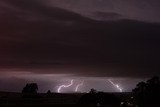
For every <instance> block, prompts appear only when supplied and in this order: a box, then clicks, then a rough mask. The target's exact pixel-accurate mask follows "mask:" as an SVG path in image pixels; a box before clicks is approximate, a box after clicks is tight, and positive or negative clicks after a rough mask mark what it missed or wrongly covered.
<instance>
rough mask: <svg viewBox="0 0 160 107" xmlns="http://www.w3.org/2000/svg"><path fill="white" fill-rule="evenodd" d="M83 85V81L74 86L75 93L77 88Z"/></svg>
mask: <svg viewBox="0 0 160 107" xmlns="http://www.w3.org/2000/svg"><path fill="white" fill-rule="evenodd" d="M83 83H84V81H83V82H81V83H80V84H78V85H77V86H76V88H75V92H78V89H79V87H80V86H82V85H83Z"/></svg>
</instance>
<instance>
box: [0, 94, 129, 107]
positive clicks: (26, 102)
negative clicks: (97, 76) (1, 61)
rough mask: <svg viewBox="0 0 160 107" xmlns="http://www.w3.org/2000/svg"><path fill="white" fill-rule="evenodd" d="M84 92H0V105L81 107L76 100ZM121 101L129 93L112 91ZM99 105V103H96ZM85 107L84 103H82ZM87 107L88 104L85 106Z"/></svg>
mask: <svg viewBox="0 0 160 107" xmlns="http://www.w3.org/2000/svg"><path fill="white" fill-rule="evenodd" d="M84 94H85V93H70V94H58V93H52V94H50V95H47V94H38V95H36V96H29V97H28V96H27V97H26V96H25V97H24V96H23V95H22V94H21V93H11V92H0V107H82V105H79V104H78V102H79V100H80V98H81V97H82V96H83V95H84ZM113 94H114V95H115V96H117V98H119V99H120V100H121V101H127V99H129V98H130V97H131V93H113ZM97 106H99V105H97ZM83 107H85V105H83ZM86 107H88V106H86Z"/></svg>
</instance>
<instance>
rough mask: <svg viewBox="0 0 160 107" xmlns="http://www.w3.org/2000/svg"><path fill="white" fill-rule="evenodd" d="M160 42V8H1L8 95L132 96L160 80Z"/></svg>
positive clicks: (54, 0) (46, 4)
mask: <svg viewBox="0 0 160 107" xmlns="http://www.w3.org/2000/svg"><path fill="white" fill-rule="evenodd" d="M159 35H160V0H0V91H1V90H2V91H21V90H22V88H23V87H24V86H25V84H26V83H28V82H34V83H35V82H36V83H38V85H39V92H46V91H47V90H49V89H50V90H51V91H53V92H57V88H58V87H59V86H60V85H61V84H62V85H63V87H65V85H66V86H68V85H69V87H68V88H60V90H62V91H63V92H75V91H80V92H88V91H90V89H91V88H95V89H96V90H99V91H105V92H119V91H121V90H122V89H121V88H123V92H126V91H131V90H132V89H133V88H135V85H136V84H137V83H138V82H140V81H142V80H143V81H144V80H145V79H146V78H151V77H152V76H154V75H157V76H160V72H159V71H160V67H159V62H160V49H159V47H160V36H159ZM72 79H73V80H74V84H72V81H71V80H72ZM108 79H110V80H112V81H108ZM68 81H71V84H69V83H68ZM82 81H85V83H82ZM106 81H107V83H106ZM117 88H118V89H117Z"/></svg>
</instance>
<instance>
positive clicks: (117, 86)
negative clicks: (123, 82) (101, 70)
mask: <svg viewBox="0 0 160 107" xmlns="http://www.w3.org/2000/svg"><path fill="white" fill-rule="evenodd" d="M108 81H109V82H110V83H111V84H112V85H113V86H114V87H116V88H117V89H118V90H119V91H120V92H123V91H122V88H121V87H120V86H119V85H118V84H115V83H113V81H111V80H110V79H109V80H108Z"/></svg>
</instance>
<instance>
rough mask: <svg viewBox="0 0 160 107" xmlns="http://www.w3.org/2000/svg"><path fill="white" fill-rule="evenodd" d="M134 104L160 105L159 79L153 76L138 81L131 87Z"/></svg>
mask: <svg viewBox="0 0 160 107" xmlns="http://www.w3.org/2000/svg"><path fill="white" fill-rule="evenodd" d="M133 93H134V100H135V104H136V105H138V106H139V107H160V80H159V77H157V76H155V77H153V78H151V79H149V80H148V81H147V82H140V83H138V84H137V86H136V88H135V89H133Z"/></svg>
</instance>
